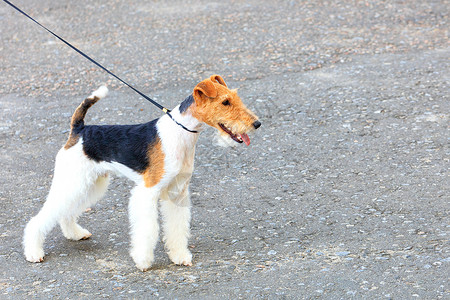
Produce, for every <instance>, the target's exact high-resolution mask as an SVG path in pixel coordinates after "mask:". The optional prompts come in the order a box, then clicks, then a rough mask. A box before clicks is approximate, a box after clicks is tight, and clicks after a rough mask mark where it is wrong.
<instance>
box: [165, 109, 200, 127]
mask: <svg viewBox="0 0 450 300" xmlns="http://www.w3.org/2000/svg"><path fill="white" fill-rule="evenodd" d="M163 111H164V110H163ZM164 112H165V113H166V115H168V116H169V118H171V119H172V121H174V122H175V123H176V124H177V125H178V126H180V127H181V128H183V129H184V130H186V131H189V132H190V133H198V131H197V130H190V129H188V128H186V126H184V125H183V124H181V123H178V122H177V120H175V119H174V118H173V117H172V115H171V114H170V110H168V109H167V108H166V111H164Z"/></svg>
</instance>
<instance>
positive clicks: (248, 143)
mask: <svg viewBox="0 0 450 300" xmlns="http://www.w3.org/2000/svg"><path fill="white" fill-rule="evenodd" d="M241 139H242V140H243V141H244V143H245V144H246V145H247V146H248V145H250V138H249V137H248V135H247V134H245V133H243V134H241Z"/></svg>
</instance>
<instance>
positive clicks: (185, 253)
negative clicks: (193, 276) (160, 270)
mask: <svg viewBox="0 0 450 300" xmlns="http://www.w3.org/2000/svg"><path fill="white" fill-rule="evenodd" d="M169 258H170V260H171V261H172V262H173V263H174V264H176V265H182V266H187V267H190V266H192V254H191V252H189V250H187V249H186V250H181V251H170V252H169Z"/></svg>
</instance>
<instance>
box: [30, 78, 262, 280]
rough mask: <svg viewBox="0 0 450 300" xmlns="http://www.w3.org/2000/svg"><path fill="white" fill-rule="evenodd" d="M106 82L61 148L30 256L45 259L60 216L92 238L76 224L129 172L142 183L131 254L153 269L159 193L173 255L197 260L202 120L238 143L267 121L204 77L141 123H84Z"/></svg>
mask: <svg viewBox="0 0 450 300" xmlns="http://www.w3.org/2000/svg"><path fill="white" fill-rule="evenodd" d="M107 92H108V89H107V88H106V87H104V86H103V87H101V88H99V89H98V90H97V91H95V92H94V93H93V94H92V95H91V96H90V97H88V98H87V99H85V100H84V101H83V102H82V103H81V104H80V106H79V107H78V108H77V109H76V111H75V113H74V114H73V116H72V121H71V132H70V136H69V139H68V141H67V143H66V144H65V145H64V147H63V148H61V150H60V151H59V152H58V155H57V156H56V162H55V173H54V177H53V182H52V186H51V188H50V192H49V194H48V197H47V201H46V202H45V204H44V206H43V207H42V209H41V210H40V212H39V213H38V214H37V215H36V216H35V217H33V218H32V219H31V220H30V222H29V223H28V224H27V226H26V228H25V234H24V240H23V245H24V252H25V257H26V259H27V260H28V261H30V262H42V261H43V259H44V249H43V244H44V240H45V236H46V235H47V233H48V232H50V230H51V229H52V228H53V227H54V226H55V225H56V223H57V222H59V225H60V226H61V229H62V232H63V234H64V236H65V237H66V238H68V239H71V240H82V239H87V238H89V237H90V236H91V233H90V232H89V231H87V230H86V229H84V228H82V227H81V226H80V225H78V224H77V219H78V217H79V216H80V214H81V213H82V212H83V211H84V210H85V209H86V208H88V207H90V206H91V205H93V204H94V203H96V202H97V201H98V200H99V199H100V198H101V197H102V196H103V195H104V193H105V192H106V190H107V187H108V183H109V174H110V173H115V174H120V175H124V176H126V177H127V178H129V179H131V180H133V181H134V182H135V183H136V186H135V187H134V189H133V190H132V191H131V198H130V202H129V218H130V226H131V250H130V254H131V257H132V258H133V260H134V262H135V263H136V266H137V267H138V268H139V269H140V270H143V271H145V270H147V269H149V268H150V267H151V265H152V262H153V259H154V256H153V251H154V248H155V246H156V243H157V241H158V234H159V226H158V221H157V218H158V199H161V207H160V208H161V214H162V217H163V233H164V242H165V246H166V249H167V251H168V255H169V257H170V259H171V260H172V261H173V262H174V263H175V264H179V265H186V266H190V265H192V254H191V253H190V251H189V250H188V238H189V235H190V230H189V223H190V219H191V213H190V198H189V190H188V186H189V182H190V179H191V175H192V171H193V168H194V152H195V144H196V142H197V139H198V134H197V133H192V132H189V131H187V130H185V128H190V129H193V130H196V131H198V130H200V129H201V128H202V126H203V124H207V125H210V126H212V127H215V128H216V129H217V130H218V131H219V133H220V134H221V135H224V136H227V137H229V138H231V139H232V140H234V141H236V142H240V143H242V142H245V143H246V144H247V145H248V144H249V143H250V139H249V137H248V135H247V133H248V132H250V131H252V130H254V129H256V128H258V127H259V126H260V125H261V123H260V122H259V121H258V118H257V117H256V116H255V115H254V114H253V113H252V112H251V111H250V110H248V109H247V108H246V107H245V105H244V104H243V103H242V101H241V99H240V98H239V96H238V95H237V92H236V90H230V89H228V87H227V85H226V84H225V82H224V80H223V79H222V77H220V76H218V75H214V76H211V77H210V78H208V79H205V80H203V81H202V82H200V83H199V84H198V85H197V86H196V87H195V88H194V91H193V94H192V95H191V96H189V97H188V98H186V99H185V100H184V101H183V102H182V103H181V104H180V105H178V106H177V107H176V108H175V109H174V110H173V111H172V113H171V115H172V117H173V119H174V120H176V122H178V123H179V124H182V125H183V126H184V127H185V128H183V127H182V126H179V124H177V123H176V122H174V120H171V118H170V117H169V116H168V115H164V116H162V117H161V118H159V119H156V120H153V121H150V122H148V123H145V124H138V125H105V126H97V125H89V126H88V125H85V124H84V117H85V115H86V112H87V110H88V109H89V107H91V106H92V105H93V104H94V103H96V102H97V101H98V100H99V99H101V98H103V97H104V96H106V94H107Z"/></svg>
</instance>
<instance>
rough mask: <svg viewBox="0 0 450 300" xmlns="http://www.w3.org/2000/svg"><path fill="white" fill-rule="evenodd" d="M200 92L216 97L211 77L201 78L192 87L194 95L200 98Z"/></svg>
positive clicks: (209, 96)
mask: <svg viewBox="0 0 450 300" xmlns="http://www.w3.org/2000/svg"><path fill="white" fill-rule="evenodd" d="M202 94H203V95H205V96H206V97H208V98H215V97H217V90H216V87H215V86H214V83H213V82H212V81H211V79H209V78H208V79H205V80H203V81H202V82H200V83H199V84H197V86H196V87H195V88H194V95H195V96H197V98H201V95H202Z"/></svg>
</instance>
